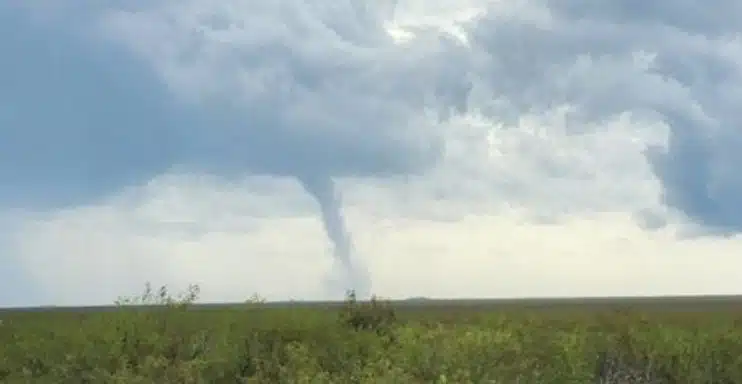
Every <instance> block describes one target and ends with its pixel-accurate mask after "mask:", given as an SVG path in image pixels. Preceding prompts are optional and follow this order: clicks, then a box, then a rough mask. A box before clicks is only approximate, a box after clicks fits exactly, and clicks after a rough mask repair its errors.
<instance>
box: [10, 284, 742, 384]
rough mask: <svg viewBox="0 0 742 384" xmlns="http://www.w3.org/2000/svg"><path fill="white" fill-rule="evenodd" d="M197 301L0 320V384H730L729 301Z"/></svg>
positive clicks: (740, 332) (732, 317)
mask: <svg viewBox="0 0 742 384" xmlns="http://www.w3.org/2000/svg"><path fill="white" fill-rule="evenodd" d="M196 295H197V289H195V287H194V290H192V291H189V292H187V293H186V294H185V295H183V296H181V297H178V298H172V297H171V296H170V295H169V294H168V293H167V290H166V289H161V290H160V291H159V292H153V291H151V290H147V292H145V294H143V295H142V296H141V297H138V298H134V299H132V300H124V301H122V302H120V303H118V304H119V305H117V306H115V307H110V308H108V309H107V310H94V309H93V308H88V309H86V310H62V309H59V310H46V311H0V320H2V325H0V382H2V383H240V382H242V383H507V384H512V383H692V384H700V383H714V384H724V383H742V311H740V310H738V308H742V302H741V301H740V300H738V299H735V298H710V299H704V300H699V299H692V298H675V299H624V300H617V299H612V300H582V301H579V300H574V301H559V300H556V301H544V300H534V301H527V300H524V301H489V302H486V301H458V302H446V301H410V302H394V303H388V302H384V301H378V300H374V301H371V302H358V301H356V300H355V299H354V298H353V296H352V295H349V297H348V300H347V301H346V302H345V303H340V304H338V303H315V304H311V305H308V304H293V305H291V304H288V303H283V304H261V303H259V302H257V301H256V300H253V301H251V302H248V303H245V304H242V305H230V306H192V305H191V304H190V303H191V302H192V301H193V299H195V298H196ZM142 304H145V305H146V306H142ZM151 304H154V305H155V306H149V305H151Z"/></svg>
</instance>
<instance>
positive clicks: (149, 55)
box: [0, 1, 469, 291]
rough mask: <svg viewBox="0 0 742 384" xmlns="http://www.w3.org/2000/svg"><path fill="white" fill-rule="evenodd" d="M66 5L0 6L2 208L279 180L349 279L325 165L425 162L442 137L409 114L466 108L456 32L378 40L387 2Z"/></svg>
mask: <svg viewBox="0 0 742 384" xmlns="http://www.w3.org/2000/svg"><path fill="white" fill-rule="evenodd" d="M80 4H82V3H74V4H73V5H66V6H61V7H59V6H57V7H50V8H45V7H43V6H39V5H37V4H35V3H34V6H32V7H31V8H30V9H23V8H14V7H6V8H5V9H3V12H2V16H3V18H4V19H5V20H0V21H4V23H3V26H2V28H3V29H4V32H5V35H6V36H11V38H10V39H11V40H10V41H9V43H8V44H7V45H6V46H5V47H4V49H5V50H6V52H9V56H10V59H9V60H5V61H4V62H3V63H2V64H0V81H1V82H2V83H3V84H4V87H3V89H2V91H0V98H1V99H0V100H1V101H2V105H3V108H2V109H0V134H2V137H6V138H9V139H6V140H3V141H2V143H0V177H1V178H2V179H3V182H4V184H3V186H2V187H0V199H1V203H2V204H6V206H9V205H13V206H15V205H19V204H20V205H22V206H24V207H28V208H30V209H50V208H61V207H67V206H74V205H81V204H87V203H92V202H95V201H96V200H98V199H101V198H103V197H106V196H110V195H112V194H116V193H119V192H121V191H122V190H124V188H126V187H132V186H137V185H141V184H143V183H145V182H147V181H148V180H150V179H152V178H154V177H156V176H159V175H162V174H165V173H168V172H183V173H208V174H212V175H216V176H220V177H225V178H239V177H243V176H245V175H247V174H248V173H261V174H271V175H277V176H291V177H297V178H298V179H299V180H300V181H301V182H302V185H303V186H305V188H306V190H307V191H308V192H309V193H311V194H312V196H314V197H315V198H316V199H317V201H318V202H319V205H320V208H321V209H320V211H321V213H322V218H323V222H324V224H325V228H326V230H327V232H328V234H329V236H330V238H331V240H332V241H333V242H334V243H335V246H336V251H335V256H336V258H337V259H338V260H339V261H340V263H341V264H342V265H344V266H345V267H346V269H348V272H349V274H350V275H353V276H362V275H361V274H360V272H358V271H354V270H353V269H354V268H353V267H352V266H351V262H350V258H351V249H352V248H351V239H350V235H349V232H348V231H347V229H346V228H345V223H344V220H343V216H342V212H341V205H340V200H339V194H337V193H336V191H335V186H334V181H333V178H334V177H343V176H356V177H358V176H366V177H381V176H389V175H395V174H410V173H416V172H420V171H424V170H426V169H429V168H430V167H432V166H433V165H434V164H435V163H436V162H437V161H438V159H439V158H440V156H441V154H442V153H443V142H442V137H441V132H440V131H437V130H436V129H437V128H436V124H434V123H433V122H432V119H430V118H425V115H426V112H427V110H431V111H432V112H433V113H435V114H437V115H438V118H443V119H445V118H448V117H449V116H450V115H451V113H452V111H458V112H463V111H464V110H465V108H466V98H467V95H468V92H469V84H468V82H467V77H466V76H465V74H466V71H467V70H468V66H467V65H466V62H465V59H466V58H467V57H468V56H467V55H464V54H462V55H459V56H457V55H456V53H457V52H458V53H462V52H463V48H462V46H461V44H458V43H456V42H455V41H454V40H452V39H450V38H445V36H443V35H440V34H437V35H436V34H428V35H427V37H426V38H424V39H419V40H416V42H415V43H414V44H411V45H408V46H406V47H400V46H398V45H396V44H395V43H394V41H393V39H392V38H391V37H390V36H389V35H388V33H387V32H386V30H385V29H384V26H383V21H384V18H385V17H388V15H389V12H391V8H390V6H389V5H385V4H381V3H380V4H377V5H374V4H373V3H366V2H358V1H348V2H337V3H336V4H335V5H333V6H332V7H331V6H329V5H327V4H324V3H321V2H316V3H309V4H306V3H305V2H303V1H296V2H285V3H275V2H225V3H223V4H222V5H220V6H218V5H215V4H214V3H205V2H198V1H192V2H185V3H183V2H170V1H161V2H151V3H149V4H144V3H136V4H130V5H128V6H127V7H126V8H124V7H121V4H118V3H116V4H114V3H111V4H110V5H109V8H101V7H100V5H97V6H95V7H83V6H81V5H80ZM26 11H30V14H28V13H26ZM28 15H31V17H28ZM63 15H64V16H65V17H62V16H63ZM66 16H74V17H72V18H71V19H68V18H67V17H66ZM70 20H74V21H75V23H74V24H70V23H69V22H70ZM0 32H3V31H0ZM358 279H360V277H359V278H358ZM355 284H357V285H359V287H358V288H359V289H363V290H364V291H365V290H368V283H367V282H365V281H360V280H358V281H356V282H355Z"/></svg>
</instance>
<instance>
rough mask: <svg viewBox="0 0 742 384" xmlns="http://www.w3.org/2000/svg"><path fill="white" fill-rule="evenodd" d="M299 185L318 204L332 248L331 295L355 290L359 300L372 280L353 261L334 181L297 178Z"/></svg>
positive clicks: (366, 272)
mask: <svg viewBox="0 0 742 384" xmlns="http://www.w3.org/2000/svg"><path fill="white" fill-rule="evenodd" d="M297 179H298V180H299V183H300V184H301V185H302V186H303V187H304V189H305V190H306V191H307V193H309V194H310V195H312V197H313V198H314V199H315V200H316V201H317V204H319V209H320V216H321V219H322V225H323V226H324V229H325V232H326V233H327V236H328V237H329V239H330V241H331V242H332V245H333V252H332V255H333V258H334V262H335V267H337V268H338V269H339V270H338V271H336V272H338V273H339V276H337V277H331V278H330V279H329V280H328V281H327V285H328V290H330V293H331V294H332V295H336V294H339V293H345V292H346V291H348V290H354V291H355V292H356V294H357V295H358V296H359V297H365V296H368V295H369V294H370V289H371V281H370V280H371V279H370V277H369V273H368V271H367V270H366V269H365V268H363V267H361V266H359V265H358V264H357V263H355V262H354V260H353V241H352V238H351V234H350V232H349V231H348V229H347V226H346V224H345V218H344V217H343V212H342V201H341V200H342V199H341V196H340V193H339V192H338V191H337V188H336V186H335V181H334V180H333V179H332V177H330V176H328V175H304V176H298V177H297Z"/></svg>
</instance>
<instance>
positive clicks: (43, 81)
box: [0, 0, 742, 305]
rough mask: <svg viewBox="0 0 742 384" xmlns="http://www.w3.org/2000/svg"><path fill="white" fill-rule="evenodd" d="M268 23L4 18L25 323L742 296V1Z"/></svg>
mask: <svg viewBox="0 0 742 384" xmlns="http://www.w3.org/2000/svg"><path fill="white" fill-rule="evenodd" d="M248 3H249V4H248ZM248 3H246V2H242V1H237V0H234V1H232V0H230V1H219V2H217V1H195V0H193V1H191V0H187V1H169V0H158V1H148V2H106V3H105V4H103V3H97V2H89V1H83V0H73V1H68V2H64V4H61V3H60V4H57V5H48V4H45V3H42V2H20V1H15V2H7V3H4V4H3V5H0V21H2V23H0V28H2V29H3V31H2V32H4V33H3V36H7V37H6V45H5V47H4V49H5V51H6V52H5V54H4V55H3V56H4V60H2V61H1V62H0V83H2V84H3V87H2V89H0V138H2V140H0V177H2V180H4V182H3V183H2V185H1V186H0V223H1V224H2V228H3V236H2V237H0V257H2V258H4V260H3V262H2V267H0V281H2V283H0V288H2V289H1V291H2V294H0V305H37V304H50V303H53V304H85V303H108V302H111V301H112V300H114V299H115V298H116V296H117V295H126V294H135V293H137V292H138V291H139V290H140V289H141V288H142V287H143V286H144V283H145V282H146V281H151V282H152V283H153V284H156V285H157V284H169V285H172V286H174V287H179V286H185V285H187V284H189V283H200V284H201V285H202V292H203V293H204V298H205V299H208V300H232V299H237V300H239V299H242V298H243V297H246V296H249V295H250V294H252V293H253V292H258V293H261V294H262V295H264V296H267V297H269V298H284V299H285V298H290V297H294V298H318V297H327V296H328V295H329V296H336V295H337V294H338V292H342V291H343V289H342V288H343V287H345V286H347V285H349V284H355V285H356V286H357V287H359V288H362V290H364V291H373V292H377V293H380V294H382V295H387V296H395V297H396V296H399V297H404V296H419V295H430V296H440V297H460V296H467V297H472V296H522V295H526V296H544V295H551V294H555V295H611V294H663V293H737V292H739V290H738V288H739V287H738V286H737V285H736V282H735V281H738V280H739V279H738V277H742V276H738V275H735V272H734V271H735V270H740V269H739V268H738V267H739V266H741V265H740V264H739V263H740V262H739V261H738V260H737V259H738V258H737V257H736V256H735V254H739V251H741V250H742V238H741V237H740V236H739V235H738V234H739V232H740V231H741V230H742V197H740V196H742V195H741V194H740V192H742V177H740V176H739V172H736V170H735V166H736V164H738V163H739V160H742V155H741V154H740V153H741V152H740V151H739V149H740V148H742V132H741V131H740V129H741V128H740V127H742V124H740V118H739V114H738V113H736V109H737V106H738V105H741V103H742V91H741V90H742V48H741V47H742V44H740V36H742V34H741V33H742V30H741V29H740V28H741V27H740V26H739V25H738V23H736V22H735V20H734V19H733V18H731V16H730V15H735V14H740V13H741V12H742V10H741V9H738V8H739V7H740V6H739V5H736V3H734V2H727V3H725V4H724V5H723V6H721V7H715V8H709V7H708V6H707V5H704V4H705V3H702V2H700V1H691V0H688V1H682V2H673V3H672V6H670V3H669V2H668V3H667V4H665V3H657V4H654V3H652V5H649V3H647V2H637V1H629V0H626V1H618V2H613V3H611V4H607V3H606V4H597V3H593V2H585V1H581V0H570V1H545V0H541V1H536V0H532V1H521V2H516V3H512V2H510V3H509V2H500V1H484V0H467V1H450V0H438V1H426V2H422V1H416V0H399V1H396V2H392V1H390V2H378V1H375V2H371V1H362V0H345V1H334V2H327V1H319V0H317V1H298V0H297V1H293V0H290V1H284V2H260V3H259V4H258V3H254V4H253V2H248ZM725 7H727V8H725ZM333 244H335V245H338V246H337V247H336V248H334V250H333ZM333 260H335V261H336V262H335V263H334V262H333ZM343 260H345V261H343ZM348 263H350V264H352V265H346V264H348Z"/></svg>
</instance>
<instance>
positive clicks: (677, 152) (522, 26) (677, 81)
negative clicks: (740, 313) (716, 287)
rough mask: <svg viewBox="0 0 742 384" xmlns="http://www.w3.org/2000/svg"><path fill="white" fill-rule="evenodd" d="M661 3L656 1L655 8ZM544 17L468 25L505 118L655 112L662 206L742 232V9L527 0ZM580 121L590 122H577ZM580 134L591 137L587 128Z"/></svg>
mask: <svg viewBox="0 0 742 384" xmlns="http://www.w3.org/2000/svg"><path fill="white" fill-rule="evenodd" d="M655 3H656V4H655ZM530 4H531V5H532V6H534V7H536V8H538V7H539V6H540V7H542V8H540V9H541V11H547V10H548V12H541V14H542V15H545V16H543V17H540V18H534V17H526V16H525V15H518V14H516V15H513V14H507V15H503V14H502V13H498V12H489V13H487V14H485V15H484V16H483V17H482V18H480V19H479V20H478V21H477V22H476V23H475V24H472V25H471V26H470V32H471V41H472V44H473V46H474V52H475V53H478V52H480V53H481V52H484V55H483V56H482V59H481V61H482V62H483V63H484V64H482V65H481V71H482V73H483V79H486V84H487V86H488V87H489V88H490V89H491V90H492V91H493V92H494V94H495V96H496V97H499V98H500V100H501V102H500V103H498V104H493V106H492V107H490V109H489V110H486V111H487V113H488V114H489V116H491V117H493V118H496V119H497V118H500V119H503V120H505V121H506V122H512V121H515V120H516V119H517V118H518V117H519V116H521V115H522V114H523V113H527V112H529V111H542V110H545V109H548V108H550V107H553V106H556V105H560V104H571V105H573V106H574V107H575V113H574V116H573V118H574V119H575V120H576V121H578V122H579V121H582V122H590V121H592V122H599V121H601V120H603V119H606V118H610V117H611V116H616V115H617V114H619V113H622V112H626V111H628V112H633V113H636V114H641V115H644V116H655V118H657V119H659V120H661V121H663V122H664V123H665V124H666V125H667V126H668V128H669V137H668V143H667V146H666V147H665V146H656V145H650V146H648V148H647V151H646V154H647V161H648V162H649V164H650V166H651V169H652V170H653V171H654V173H655V175H656V176H657V178H658V179H659V180H660V182H661V183H662V188H663V197H662V199H663V202H664V203H665V204H666V205H667V206H668V207H670V208H672V209H676V210H679V211H680V212H682V213H684V214H685V215H687V216H688V217H689V218H690V219H692V220H693V221H695V222H697V223H699V224H701V225H704V226H706V227H707V230H709V229H711V230H714V231H716V232H717V233H737V232H740V231H741V230H742V182H741V180H742V177H740V176H738V175H739V174H738V173H735V172H733V171H732V169H734V168H735V166H736V164H739V163H742V154H741V153H742V151H740V149H742V146H741V144H742V120H741V119H740V115H739V113H737V109H738V106H739V105H742V104H740V103H741V102H742V98H741V96H740V95H742V92H741V91H739V90H740V89H742V48H740V47H742V44H740V42H741V41H740V32H742V26H740V25H739V23H737V22H736V21H735V20H736V18H735V17H734V16H731V15H737V14H740V13H741V12H742V8H740V7H742V5H739V4H737V3H735V2H723V3H722V2H719V3H716V4H714V6H713V7H712V6H711V4H710V3H708V2H700V1H680V2H666V3H661V2H638V1H617V2H611V3H607V2H605V3H603V2H589V1H548V2H541V1H539V2H531V3H530ZM575 125H576V126H578V127H580V126H584V125H581V124H575ZM573 133H574V134H585V133H590V132H584V131H582V130H580V128H577V129H574V132H573Z"/></svg>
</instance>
